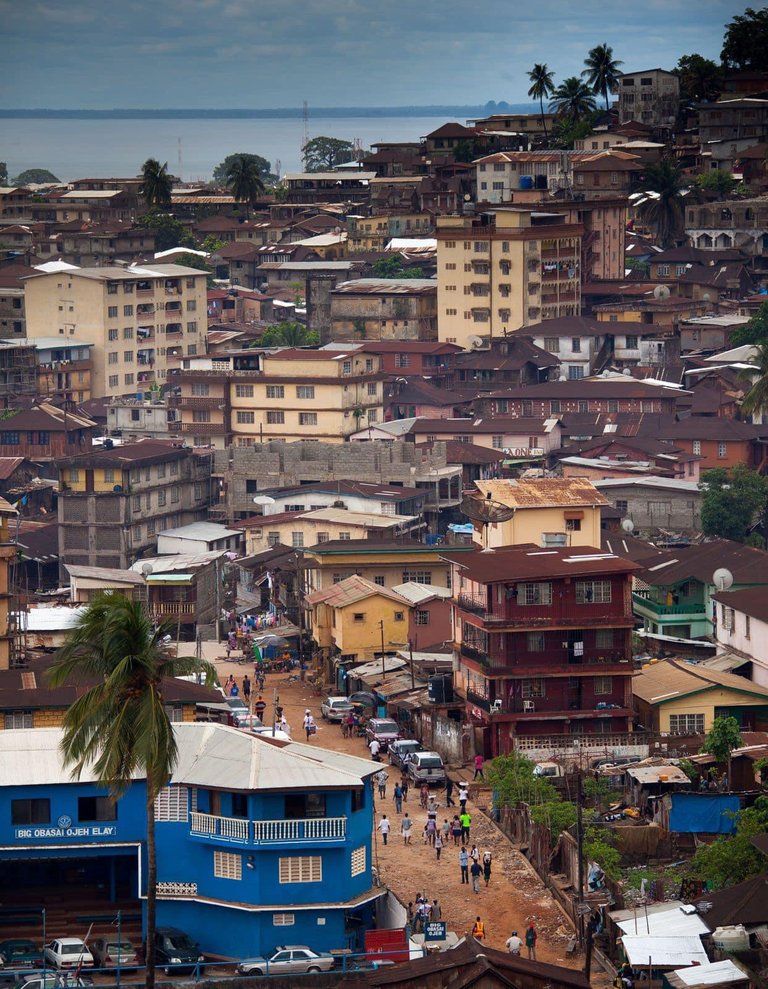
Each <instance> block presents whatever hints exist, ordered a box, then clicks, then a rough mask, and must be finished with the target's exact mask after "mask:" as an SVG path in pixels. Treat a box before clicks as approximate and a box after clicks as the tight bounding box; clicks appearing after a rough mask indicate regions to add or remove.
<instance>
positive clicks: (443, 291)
mask: <svg viewBox="0 0 768 989" xmlns="http://www.w3.org/2000/svg"><path fill="white" fill-rule="evenodd" d="M583 232H584V227H583V226H582V224H580V223H569V222H567V220H566V218H565V217H564V216H563V215H562V214H560V213H556V212H544V211H538V212H534V211H533V210H531V209H521V208H518V207H505V208H501V207H500V208H498V209H494V210H489V211H488V212H485V213H481V214H479V215H470V216H443V217H438V220H437V307H438V335H439V339H440V340H441V341H442V342H445V343H456V344H459V345H460V346H462V347H471V346H472V345H473V343H474V338H476V337H483V336H485V337H487V336H490V337H500V336H503V335H504V334H505V333H506V332H509V331H512V330H516V329H518V328H519V327H521V326H527V325H528V324H529V323H536V322H538V321H540V320H542V319H557V318H559V317H561V316H576V315H578V314H579V313H580V311H581V284H580V266H581V240H582V234H583Z"/></svg>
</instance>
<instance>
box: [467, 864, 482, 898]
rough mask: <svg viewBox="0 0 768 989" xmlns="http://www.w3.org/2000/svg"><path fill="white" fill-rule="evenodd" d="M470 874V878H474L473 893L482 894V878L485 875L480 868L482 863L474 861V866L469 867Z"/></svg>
mask: <svg viewBox="0 0 768 989" xmlns="http://www.w3.org/2000/svg"><path fill="white" fill-rule="evenodd" d="M469 874H470V876H472V892H473V893H479V892H480V876H482V874H483V870H482V868H481V867H480V863H479V862H474V861H473V862H472V865H471V866H470V867H469Z"/></svg>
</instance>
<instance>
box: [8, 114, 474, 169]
mask: <svg viewBox="0 0 768 989" xmlns="http://www.w3.org/2000/svg"><path fill="white" fill-rule="evenodd" d="M443 121H444V118H442V117H378V118H373V117H336V118H326V119H323V118H321V117H317V118H310V125H309V136H310V138H312V137H317V136H319V135H324V136H328V137H338V138H342V139H343V140H346V141H354V140H356V139H359V140H360V142H361V143H362V146H363V147H365V148H369V147H370V146H371V144H373V143H374V142H376V141H417V140H418V139H419V138H420V137H423V136H424V135H425V134H428V133H429V132H430V131H433V130H435V129H436V128H437V127H439V126H440V124H441V123H442V122H443ZM462 123H464V121H462ZM303 135H304V130H303V124H302V121H301V120H299V119H274V120H266V119H259V120H210V119H200V120H56V119H41V120H26V119H11V120H9V119H6V120H3V121H2V122H1V123H0V160H1V161H7V162H8V174H9V176H11V177H13V176H14V175H18V174H19V172H22V171H23V170H24V169H26V168H47V169H49V170H50V171H51V172H53V173H54V175H56V176H57V177H58V178H59V179H61V180H62V181H72V180H73V179H78V178H89V177H92V176H103V177H107V176H120V177H124V176H131V175H137V174H138V172H139V171H140V170H141V164H142V162H143V161H145V160H146V159H147V158H150V157H151V158H157V159H158V160H159V161H167V162H168V166H169V169H170V170H171V171H172V172H173V173H174V174H176V175H178V174H181V176H182V178H183V179H184V180H185V181H188V182H189V181H197V180H199V179H209V178H210V176H211V172H212V171H213V169H214V168H215V167H216V165H217V164H218V163H219V162H220V161H222V159H224V158H225V157H226V156H227V155H228V154H233V153H235V152H237V151H248V152H251V153H253V154H259V155H262V156H263V157H264V158H267V159H268V160H269V161H271V162H272V168H273V170H275V163H276V162H277V161H279V162H280V169H281V172H282V173H284V172H297V171H300V170H301V156H300V148H301V144H302V141H303ZM179 144H180V145H181V162H182V165H181V172H180V170H179Z"/></svg>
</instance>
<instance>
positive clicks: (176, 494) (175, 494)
mask: <svg viewBox="0 0 768 989" xmlns="http://www.w3.org/2000/svg"><path fill="white" fill-rule="evenodd" d="M178 500H179V489H178V488H177V487H173V488H171V504H173V503H174V502H177V501H178Z"/></svg>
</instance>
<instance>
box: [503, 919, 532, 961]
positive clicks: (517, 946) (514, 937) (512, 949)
mask: <svg viewBox="0 0 768 989" xmlns="http://www.w3.org/2000/svg"><path fill="white" fill-rule="evenodd" d="M524 939H525V940H523V938H521V937H520V935H519V934H518V933H517V931H512V934H511V936H510V937H508V938H507V941H506V944H507V951H508V952H509V953H510V955H519V954H520V952H521V950H522V947H523V944H525V948H526V950H527V952H528V957H529V958H530V959H531V960H532V961H536V942H537V941H538V939H539V934H538V931H537V930H536V925H535V924H534V922H533V921H531V922H530V924H528V927H527V928H526V931H525V934H524Z"/></svg>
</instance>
